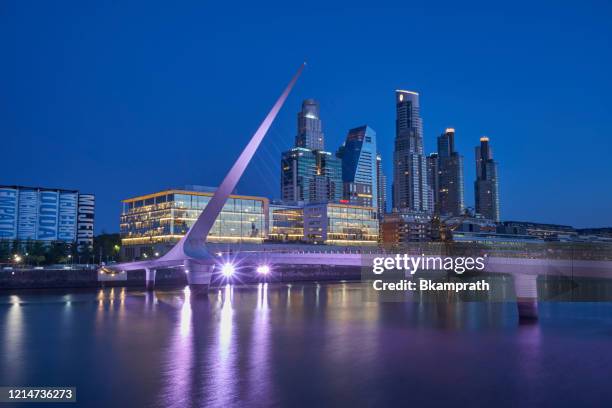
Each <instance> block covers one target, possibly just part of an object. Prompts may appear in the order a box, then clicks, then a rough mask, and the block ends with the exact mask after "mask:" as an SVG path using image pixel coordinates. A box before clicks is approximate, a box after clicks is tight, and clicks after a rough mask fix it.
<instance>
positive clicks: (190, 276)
mask: <svg viewBox="0 0 612 408" xmlns="http://www.w3.org/2000/svg"><path fill="white" fill-rule="evenodd" d="M214 269H215V265H214V264H211V265H206V264H199V263H195V262H193V261H191V260H189V259H187V260H185V273H186V274H187V283H188V284H189V290H190V291H191V295H192V296H208V287H209V286H210V280H211V278H212V274H213V270H214Z"/></svg>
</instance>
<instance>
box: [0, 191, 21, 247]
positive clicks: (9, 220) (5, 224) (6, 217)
mask: <svg viewBox="0 0 612 408" xmlns="http://www.w3.org/2000/svg"><path fill="white" fill-rule="evenodd" d="M16 238H17V190H15V189H14V188H0V239H16Z"/></svg>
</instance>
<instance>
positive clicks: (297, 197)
mask: <svg viewBox="0 0 612 408" xmlns="http://www.w3.org/2000/svg"><path fill="white" fill-rule="evenodd" d="M281 197H282V199H283V201H294V202H297V201H303V202H312V203H319V202H326V201H332V202H338V201H340V200H341V199H342V162H341V161H340V159H338V158H337V157H335V156H334V155H332V154H331V153H330V152H325V151H320V150H308V149H304V148H302V147H295V148H293V149H291V150H289V151H286V152H284V153H283V154H282V158H281Z"/></svg>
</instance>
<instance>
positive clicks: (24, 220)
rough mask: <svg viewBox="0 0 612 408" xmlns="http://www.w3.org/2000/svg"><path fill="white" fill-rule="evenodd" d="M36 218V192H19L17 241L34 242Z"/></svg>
mask: <svg viewBox="0 0 612 408" xmlns="http://www.w3.org/2000/svg"><path fill="white" fill-rule="evenodd" d="M37 218H38V191H37V190H19V215H18V217H17V239H20V240H24V241H27V240H35V239H36V224H37Z"/></svg>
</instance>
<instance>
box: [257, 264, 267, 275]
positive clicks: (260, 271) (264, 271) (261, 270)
mask: <svg viewBox="0 0 612 408" xmlns="http://www.w3.org/2000/svg"><path fill="white" fill-rule="evenodd" d="M257 273H258V274H260V275H268V274H269V273H270V267H269V266H268V265H259V266H258V267H257Z"/></svg>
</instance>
